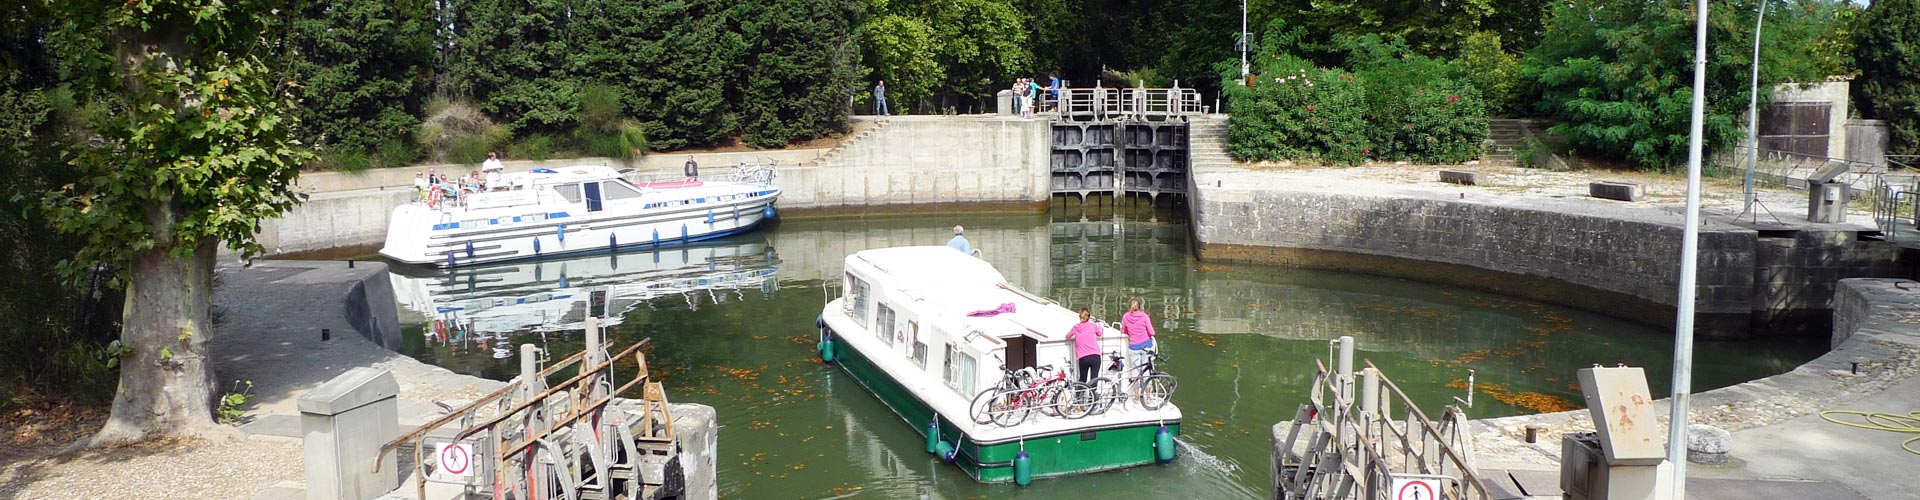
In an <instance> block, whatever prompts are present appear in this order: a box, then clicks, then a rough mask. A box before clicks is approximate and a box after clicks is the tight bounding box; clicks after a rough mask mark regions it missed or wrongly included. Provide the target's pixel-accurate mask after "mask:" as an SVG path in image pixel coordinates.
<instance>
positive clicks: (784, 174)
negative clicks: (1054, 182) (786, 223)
mask: <svg viewBox="0 0 1920 500" xmlns="http://www.w3.org/2000/svg"><path fill="white" fill-rule="evenodd" d="M1048 134H1049V129H1048V127H1047V122H1046V121H1045V120H1039V119H1025V118H1014V117H990V116H989V117H974V116H958V117H955V116H901V117H892V118H888V119H887V120H886V121H885V123H883V124H881V125H880V126H879V127H878V128H876V129H874V130H873V131H872V132H871V133H870V134H869V135H867V136H866V137H863V138H861V139H859V140H855V141H850V142H847V143H845V144H843V145H842V146H841V147H840V148H839V149H837V150H835V151H833V152H830V153H829V154H828V155H827V156H826V157H823V159H822V161H820V162H819V164H818V165H812V166H799V167H785V168H781V169H780V171H779V177H778V180H777V181H776V182H777V183H778V184H779V186H780V189H781V195H780V202H779V204H778V205H777V206H778V208H779V209H780V210H782V211H784V212H788V213H794V212H796V211H797V212H809V211H815V212H817V211H822V209H833V208H840V207H875V206H887V205H934V206H945V207H951V208H960V209H964V208H966V206H967V205H975V204H981V203H990V204H995V203H997V204H1010V205H1012V206H1023V207H1024V208H1025V209H1027V210H1033V209H1037V208H1038V205H1039V204H1040V203H1044V202H1045V201H1046V200H1047V196H1048V190H1047V154H1048V149H1047V147H1048V146H1047V144H1048V137H1049V136H1048Z"/></svg>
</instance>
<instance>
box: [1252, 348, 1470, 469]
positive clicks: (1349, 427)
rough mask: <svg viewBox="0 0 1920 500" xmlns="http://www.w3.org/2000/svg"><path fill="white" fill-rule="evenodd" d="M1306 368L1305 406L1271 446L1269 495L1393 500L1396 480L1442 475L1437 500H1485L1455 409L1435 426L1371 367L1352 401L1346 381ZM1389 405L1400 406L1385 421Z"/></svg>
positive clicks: (1462, 416)
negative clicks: (1309, 379)
mask: <svg viewBox="0 0 1920 500" xmlns="http://www.w3.org/2000/svg"><path fill="white" fill-rule="evenodd" d="M1314 364H1315V365H1316V366H1317V370H1316V371H1315V373H1314V378H1313V386H1312V387H1313V388H1312V391H1311V392H1310V393H1309V396H1308V400H1309V402H1308V403H1307V404H1303V405H1300V409H1299V410H1298V411H1297V412H1296V413H1295V415H1294V418H1293V422H1292V427H1291V429H1289V430H1288V432H1287V437H1286V438H1285V439H1284V440H1281V441H1278V442H1276V443H1275V446H1276V447H1277V448H1278V449H1276V450H1275V455H1274V457H1275V459H1274V461H1275V462H1276V463H1275V464H1274V467H1275V471H1274V472H1275V477H1274V479H1275V484H1274V488H1275V489H1276V490H1277V491H1275V494H1276V496H1277V497H1279V498H1284V499H1288V500H1295V499H1347V500H1386V499H1391V498H1394V496H1393V492H1392V491H1391V487H1392V484H1393V479H1394V478H1395V477H1396V476H1398V477H1408V476H1418V477H1442V476H1444V479H1442V480H1444V481H1446V482H1447V483H1448V486H1449V487H1448V488H1447V489H1446V493H1445V494H1444V496H1443V497H1442V498H1456V499H1462V498H1469V499H1482V500H1485V499H1491V498H1493V494H1492V492H1491V491H1490V490H1488V489H1487V486H1486V484H1485V483H1483V482H1482V481H1481V479H1480V477H1479V475H1478V473H1477V472H1476V471H1475V470H1474V465H1473V443H1472V434H1471V432H1470V431H1469V429H1468V426H1467V418H1466V413H1465V412H1463V411H1461V410H1460V408H1459V407H1458V406H1453V405H1448V406H1447V407H1446V410H1445V411H1444V412H1443V413H1442V414H1441V420H1440V422H1439V423H1438V424H1436V423H1434V422H1433V421H1432V420H1430V419H1428V418H1427V415H1426V413H1425V412H1422V411H1421V410H1420V408H1419V407H1418V406H1415V405H1414V404H1413V401H1412V399H1410V398H1408V397H1407V395H1406V393H1404V392H1402V391H1401V390H1400V387H1399V386H1398V385H1395V384H1394V383H1393V381H1392V380H1390V379H1388V378H1387V376H1386V375H1385V374H1384V373H1381V372H1380V370H1379V368H1377V367H1374V366H1373V363H1372V362H1368V363H1367V368H1366V371H1365V372H1363V376H1364V377H1365V379H1366V382H1365V384H1364V386H1365V387H1364V388H1363V390H1362V391H1361V394H1359V397H1358V398H1355V397H1353V396H1354V395H1353V392H1354V386H1355V385H1356V384H1355V381H1354V380H1353V379H1352V378H1351V377H1350V376H1346V377H1343V376H1340V375H1338V374H1334V373H1330V372H1329V371H1328V369H1327V365H1326V363H1324V362H1321V361H1320V360H1315V361H1314ZM1382 389H1384V390H1382ZM1396 402H1397V404H1398V405H1400V407H1401V408H1404V409H1405V410H1404V413H1403V414H1402V418H1400V419H1395V418H1394V417H1393V414H1394V405H1395V404H1396ZM1356 403H1359V404H1360V408H1357V409H1356V408H1355V407H1354V406H1355V404H1356ZM1303 438H1304V439H1306V442H1305V443H1304V444H1305V447H1304V448H1301V447H1300V445H1301V444H1303V443H1302V442H1301V440H1302V439H1303Z"/></svg>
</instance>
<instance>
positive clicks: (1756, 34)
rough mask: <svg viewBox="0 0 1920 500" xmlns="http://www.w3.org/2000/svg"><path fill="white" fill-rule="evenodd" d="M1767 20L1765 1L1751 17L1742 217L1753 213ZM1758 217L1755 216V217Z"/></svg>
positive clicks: (1758, 161) (1758, 154)
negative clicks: (1762, 35) (1762, 40)
mask: <svg viewBox="0 0 1920 500" xmlns="http://www.w3.org/2000/svg"><path fill="white" fill-rule="evenodd" d="M1766 19H1767V0H1760V15H1757V16H1753V88H1752V89H1750V90H1749V91H1748V92H1747V145H1748V146H1751V147H1752V149H1748V150H1747V197H1746V205H1745V206H1743V207H1742V208H1741V210H1740V213H1741V214H1742V215H1745V214H1749V213H1753V169H1754V167H1755V166H1756V165H1758V164H1759V163H1760V23H1761V22H1762V21H1765V20H1766ZM1757 216H1758V215H1756V217H1757Z"/></svg>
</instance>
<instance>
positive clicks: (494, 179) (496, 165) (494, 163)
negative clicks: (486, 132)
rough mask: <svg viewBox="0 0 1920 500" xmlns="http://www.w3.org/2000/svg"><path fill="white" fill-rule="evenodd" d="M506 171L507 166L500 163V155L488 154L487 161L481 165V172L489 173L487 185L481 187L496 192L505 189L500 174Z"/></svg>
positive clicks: (495, 153)
mask: <svg viewBox="0 0 1920 500" xmlns="http://www.w3.org/2000/svg"><path fill="white" fill-rule="evenodd" d="M506 169H507V166H506V164H503V163H500V153H497V152H488V153H487V161H484V162H481V163H480V170H481V171H483V172H486V173H487V183H486V184H482V185H481V187H482V188H484V189H490V190H494V191H500V190H502V188H505V187H506V186H502V185H500V172H501V171H502V170H506Z"/></svg>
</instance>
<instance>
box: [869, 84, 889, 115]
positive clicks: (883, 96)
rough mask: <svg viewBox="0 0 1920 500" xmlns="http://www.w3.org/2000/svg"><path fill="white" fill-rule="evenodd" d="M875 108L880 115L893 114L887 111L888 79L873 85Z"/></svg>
mask: <svg viewBox="0 0 1920 500" xmlns="http://www.w3.org/2000/svg"><path fill="white" fill-rule="evenodd" d="M873 109H874V111H878V112H879V113H880V116H889V115H890V114H891V113H888V112H887V81H886V80H881V81H880V83H878V84H875V85H874V86H873Z"/></svg>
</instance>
